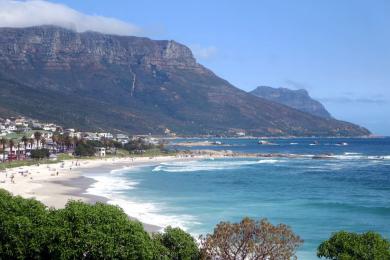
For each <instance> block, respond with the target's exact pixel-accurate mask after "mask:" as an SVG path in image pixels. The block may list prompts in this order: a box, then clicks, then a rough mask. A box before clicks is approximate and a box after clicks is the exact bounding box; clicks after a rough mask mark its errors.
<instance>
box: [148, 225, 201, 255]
mask: <svg viewBox="0 0 390 260" xmlns="http://www.w3.org/2000/svg"><path fill="white" fill-rule="evenodd" d="M154 240H155V241H156V245H157V249H158V250H159V258H162V259H173V260H181V259H188V260H191V259H199V249H198V246H197V245H196V241H195V239H194V238H193V237H192V236H190V235H189V234H188V233H186V232H184V231H183V230H181V229H180V228H172V227H167V228H166V229H165V230H164V232H163V233H158V234H155V235H154Z"/></svg>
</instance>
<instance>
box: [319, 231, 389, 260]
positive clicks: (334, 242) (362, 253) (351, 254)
mask: <svg viewBox="0 0 390 260" xmlns="http://www.w3.org/2000/svg"><path fill="white" fill-rule="evenodd" d="M317 256H318V257H324V258H327V259H335V260H349V259H359V260H389V259H390V242H389V241H388V240H386V239H384V238H383V237H382V236H381V235H379V234H377V233H375V232H367V233H363V234H357V233H350V232H346V231H340V232H337V233H334V234H333V235H332V236H331V237H330V239H329V240H326V241H324V242H322V243H321V244H320V246H319V247H318V249H317Z"/></svg>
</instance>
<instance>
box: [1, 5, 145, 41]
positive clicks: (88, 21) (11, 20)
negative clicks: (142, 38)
mask: <svg viewBox="0 0 390 260" xmlns="http://www.w3.org/2000/svg"><path fill="white" fill-rule="evenodd" d="M39 25H56V26H61V27H64V28H67V29H72V30H74V31H77V32H85V31H95V32H101V33H107V34H116V35H140V34H142V31H141V29H140V28H139V27H137V26H135V25H133V24H130V23H126V22H123V21H120V20H118V19H115V18H110V17H104V16H98V15H87V14H83V13H81V12H78V11H76V10H74V9H72V8H70V7H68V6H66V5H62V4H57V3H51V2H48V1H43V0H30V1H15V0H0V27H29V26H39Z"/></svg>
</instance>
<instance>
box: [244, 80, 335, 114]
mask: <svg viewBox="0 0 390 260" xmlns="http://www.w3.org/2000/svg"><path fill="white" fill-rule="evenodd" d="M250 93H251V94H253V95H255V96H258V97H261V98H264V99H267V100H270V101H274V102H277V103H280V104H283V105H286V106H289V107H292V108H295V109H297V110H300V111H303V112H306V113H309V114H312V115H315V116H319V117H324V118H331V117H332V116H331V115H330V113H329V112H328V111H327V110H326V109H325V107H324V106H323V105H322V104H321V103H320V102H318V101H317V100H314V99H312V98H311V97H310V96H309V93H308V92H307V91H306V90H305V89H298V90H292V89H288V88H272V87H267V86H260V87H257V88H256V89H254V90H252V91H251V92H250Z"/></svg>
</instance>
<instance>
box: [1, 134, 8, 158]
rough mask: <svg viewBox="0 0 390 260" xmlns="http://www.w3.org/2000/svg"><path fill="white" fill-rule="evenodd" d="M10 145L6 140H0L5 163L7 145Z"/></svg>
mask: <svg viewBox="0 0 390 260" xmlns="http://www.w3.org/2000/svg"><path fill="white" fill-rule="evenodd" d="M7 143H8V140H7V139H6V138H4V137H3V138H1V139H0V144H1V145H2V146H3V162H4V161H5V145H6V144H7Z"/></svg>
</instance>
